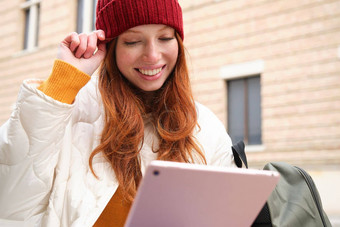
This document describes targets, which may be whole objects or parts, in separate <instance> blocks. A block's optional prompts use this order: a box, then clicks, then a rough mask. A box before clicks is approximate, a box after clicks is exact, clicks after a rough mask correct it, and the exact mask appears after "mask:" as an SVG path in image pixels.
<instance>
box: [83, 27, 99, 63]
mask: <svg viewBox="0 0 340 227" xmlns="http://www.w3.org/2000/svg"><path fill="white" fill-rule="evenodd" d="M96 49H97V35H96V34H95V33H91V34H90V35H89V36H88V37H87V48H86V51H85V53H84V58H90V57H92V56H93V53H94V51H95V50H96Z"/></svg>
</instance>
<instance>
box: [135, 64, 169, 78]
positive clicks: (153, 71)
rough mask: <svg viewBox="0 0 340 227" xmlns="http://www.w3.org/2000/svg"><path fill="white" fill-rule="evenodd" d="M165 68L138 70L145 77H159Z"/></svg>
mask: <svg viewBox="0 0 340 227" xmlns="http://www.w3.org/2000/svg"><path fill="white" fill-rule="evenodd" d="M164 67H165V66H163V67H160V68H158V69H136V70H137V71H138V72H140V73H142V74H143V75H146V76H154V75H157V74H158V73H160V72H161V71H162V69H163V68H164Z"/></svg>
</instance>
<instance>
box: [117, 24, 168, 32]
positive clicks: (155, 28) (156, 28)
mask: <svg viewBox="0 0 340 227" xmlns="http://www.w3.org/2000/svg"><path fill="white" fill-rule="evenodd" d="M164 31H169V32H172V31H174V29H173V28H172V27H169V26H167V25H164V24H145V25H139V26H136V27H133V28H130V29H128V30H126V31H125V32H124V33H122V35H123V34H134V33H152V32H154V33H156V32H164Z"/></svg>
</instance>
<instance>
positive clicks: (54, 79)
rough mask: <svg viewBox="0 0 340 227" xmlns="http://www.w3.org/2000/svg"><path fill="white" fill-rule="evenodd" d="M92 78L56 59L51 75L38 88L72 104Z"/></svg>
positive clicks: (56, 98)
mask: <svg viewBox="0 0 340 227" xmlns="http://www.w3.org/2000/svg"><path fill="white" fill-rule="evenodd" d="M90 78H91V77H90V76H89V75H87V74H86V73H84V72H82V71H80V70H78V69H77V68H75V67H74V66H72V65H70V64H68V63H66V62H64V61H62V60H55V62H54V65H53V69H52V73H51V75H50V76H49V78H48V79H47V80H46V81H44V82H43V83H42V84H41V85H40V86H39V87H38V89H39V90H40V91H42V92H44V93H45V94H46V95H48V96H50V97H51V98H53V99H55V100H58V101H60V102H63V103H68V104H71V103H72V102H73V101H74V99H75V98H76V95H77V94H78V92H79V90H80V89H81V88H82V87H84V86H85V84H86V83H87V82H88V81H89V80H90Z"/></svg>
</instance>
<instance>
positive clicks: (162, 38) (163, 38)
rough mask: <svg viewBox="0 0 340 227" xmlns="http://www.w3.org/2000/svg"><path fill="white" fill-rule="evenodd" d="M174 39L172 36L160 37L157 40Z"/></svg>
mask: <svg viewBox="0 0 340 227" xmlns="http://www.w3.org/2000/svg"><path fill="white" fill-rule="evenodd" d="M173 39H174V37H161V38H159V40H161V41H165V42H166V41H170V40H173Z"/></svg>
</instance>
